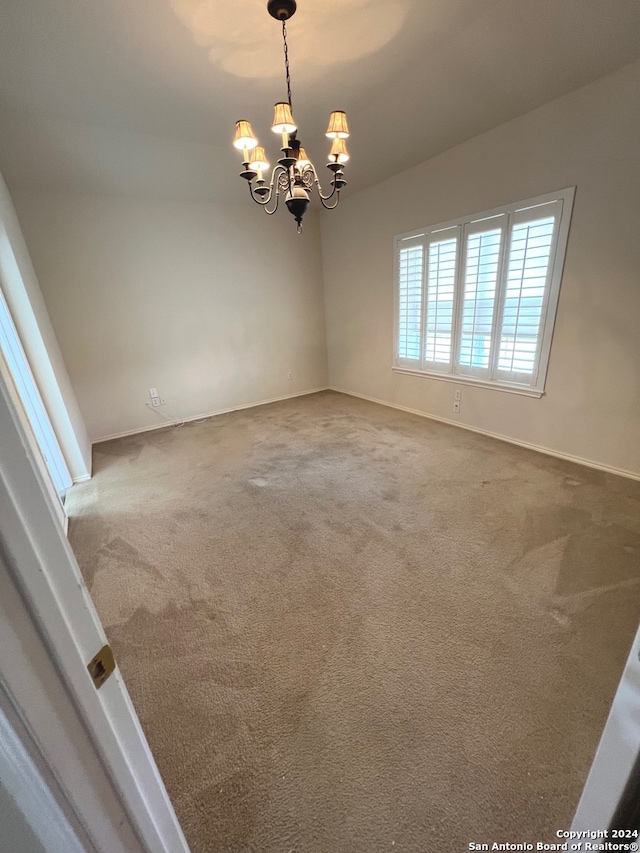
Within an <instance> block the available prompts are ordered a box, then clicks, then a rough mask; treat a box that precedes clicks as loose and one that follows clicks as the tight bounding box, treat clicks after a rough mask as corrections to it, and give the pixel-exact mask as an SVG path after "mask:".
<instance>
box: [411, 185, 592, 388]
mask: <svg viewBox="0 0 640 853" xmlns="http://www.w3.org/2000/svg"><path fill="white" fill-rule="evenodd" d="M574 191H575V188H571V189H568V190H563V191H562V192H559V193H553V194H550V195H547V196H541V197H539V198H536V199H531V200H529V201H525V202H519V203H517V204H512V205H508V206H507V207H504V208H501V209H500V210H493V211H489V212H487V213H483V214H479V215H477V216H471V217H466V218H464V219H460V220H457V221H455V222H450V223H446V224H444V225H438V226H435V227H433V228H426V229H422V230H420V231H418V232H413V233H411V234H407V235H403V236H400V237H397V238H396V252H395V257H396V340H395V358H394V368H395V369H396V370H400V371H403V372H410V373H423V374H427V375H430V376H434V377H437V378H440V379H452V380H455V381H463V382H472V383H475V384H480V385H489V386H491V387H499V388H504V389H506V390H511V391H516V392H520V393H523V394H531V395H534V396H540V395H541V394H542V393H543V391H544V381H545V377H546V372H547V362H548V360H549V351H550V349H551V335H552V332H553V323H554V320H555V313H556V306H557V302H558V292H559V289H560V278H561V275H562V266H563V263H564V255H565V249H566V244H567V237H568V233H569V219H570V217H571V209H572V206H573V196H574Z"/></svg>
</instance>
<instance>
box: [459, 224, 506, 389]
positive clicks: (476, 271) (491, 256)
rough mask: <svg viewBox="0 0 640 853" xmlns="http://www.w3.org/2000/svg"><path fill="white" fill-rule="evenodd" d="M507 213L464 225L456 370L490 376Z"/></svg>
mask: <svg viewBox="0 0 640 853" xmlns="http://www.w3.org/2000/svg"><path fill="white" fill-rule="evenodd" d="M506 219H507V217H506V215H500V216H494V217H492V218H491V219H488V220H484V221H480V222H471V223H469V224H468V225H467V226H465V250H464V258H463V273H462V274H463V284H462V299H461V306H460V332H459V342H458V364H457V372H458V373H459V374H461V375H463V376H476V377H478V378H488V377H489V375H490V372H491V349H492V347H491V344H492V338H493V329H494V314H495V307H496V293H497V287H498V280H499V276H500V272H501V252H502V245H503V238H504V231H505V226H506Z"/></svg>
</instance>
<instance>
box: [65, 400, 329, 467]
mask: <svg viewBox="0 0 640 853" xmlns="http://www.w3.org/2000/svg"><path fill="white" fill-rule="evenodd" d="M329 390H331V389H330V388H329V386H328V385H325V386H323V387H322V388H312V389H310V390H308V391H298V392H297V393H295V394H285V395H284V396H282V397H272V398H270V399H269V400H260V401H259V402H257V403H243V404H242V405H241V406H231V407H230V408H228V409H217V410H216V411H215V412H207V413H205V414H203V415H193V417H189V418H176V420H175V421H167V422H166V423H164V424H155V425H154V426H148V427H141V428H140V429H132V430H129V431H128V432H118V433H114V435H105V436H103V437H101V438H96V439H95V440H94V441H92V442H91V446H92V447H93V446H94V445H96V444H101V443H102V442H103V441H113V439H115V438H126V437H127V436H129V435H141V434H142V433H143V432H153V431H154V430H156V429H166V428H167V427H172V426H177V425H178V424H188V423H191V422H192V421H200V420H203V419H205V418H215V417H216V416H217V415H227V414H229V412H240V411H242V410H243V409H255V408H257V407H258V406H268V405H269V403H279V402H281V401H282V400H293V399H294V397H306V396H308V395H309V394H318V393H319V392H320V391H329ZM86 479H87V480H88V479H90V478H89V477H87V478H86ZM79 482H81V480H80V479H78V480H74V483H79Z"/></svg>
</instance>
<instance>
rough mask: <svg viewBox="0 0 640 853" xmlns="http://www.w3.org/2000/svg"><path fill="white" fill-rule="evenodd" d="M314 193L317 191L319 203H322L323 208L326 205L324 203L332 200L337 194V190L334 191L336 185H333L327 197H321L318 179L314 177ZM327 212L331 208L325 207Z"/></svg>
mask: <svg viewBox="0 0 640 853" xmlns="http://www.w3.org/2000/svg"><path fill="white" fill-rule="evenodd" d="M314 172H315V169H314ZM316 191H317V193H318V195H319V196H320V201H321V202H322V206H323V207H327V205H326V204H325V201H330V199H332V198H333V197H334V195H335V194H336V192H339V190H336V185H335V184H334V185H333V189H332V190H331V192H330V193H329V195H323V194H322V187H321V186H320V179H319V178H318V176H317V175H316ZM334 207H335V205H334ZM327 210H331V208H330V207H327Z"/></svg>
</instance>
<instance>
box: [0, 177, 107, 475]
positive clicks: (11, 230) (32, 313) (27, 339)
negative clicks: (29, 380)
mask: <svg viewBox="0 0 640 853" xmlns="http://www.w3.org/2000/svg"><path fill="white" fill-rule="evenodd" d="M0 287H2V291H3V293H4V296H5V299H6V300H7V304H8V306H9V309H10V311H11V315H12V318H13V321H14V323H15V325H16V329H17V330H18V334H19V335H20V340H21V343H22V346H23V348H24V351H25V354H26V356H27V359H28V361H29V365H30V367H31V371H32V373H33V376H34V379H35V381H36V384H37V385H38V390H39V391H40V396H41V397H42V400H43V402H44V404H45V407H46V409H47V413H48V415H49V418H50V420H51V424H52V426H53V429H54V431H55V433H56V436H57V438H58V442H59V444H60V448H61V450H62V453H63V455H64V457H65V461H66V463H67V466H68V468H69V472H70V474H71V476H72V477H73V478H74V480H76V479H84V478H86V477H87V476H88V475H89V473H90V471H91V444H90V442H89V437H88V435H87V431H86V428H85V425H84V422H83V420H82V416H81V414H80V410H79V408H78V403H77V400H76V397H75V395H74V393H73V388H72V387H71V382H70V380H69V375H68V373H67V369H66V366H65V363H64V360H63V357H62V353H61V352H60V348H59V346H58V341H57V340H56V336H55V334H54V331H53V329H52V327H51V321H50V319H49V315H48V313H47V308H46V305H45V302H44V300H43V298H42V293H41V290H40V286H39V283H38V279H37V278H36V274H35V272H34V269H33V265H32V262H31V258H30V256H29V252H28V249H27V246H26V245H25V241H24V237H23V234H22V230H21V228H20V224H19V222H18V219H17V217H16V212H15V208H14V206H13V202H12V199H11V196H10V195H9V190H8V189H7V186H6V184H5V182H4V180H3V178H2V175H0Z"/></svg>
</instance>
